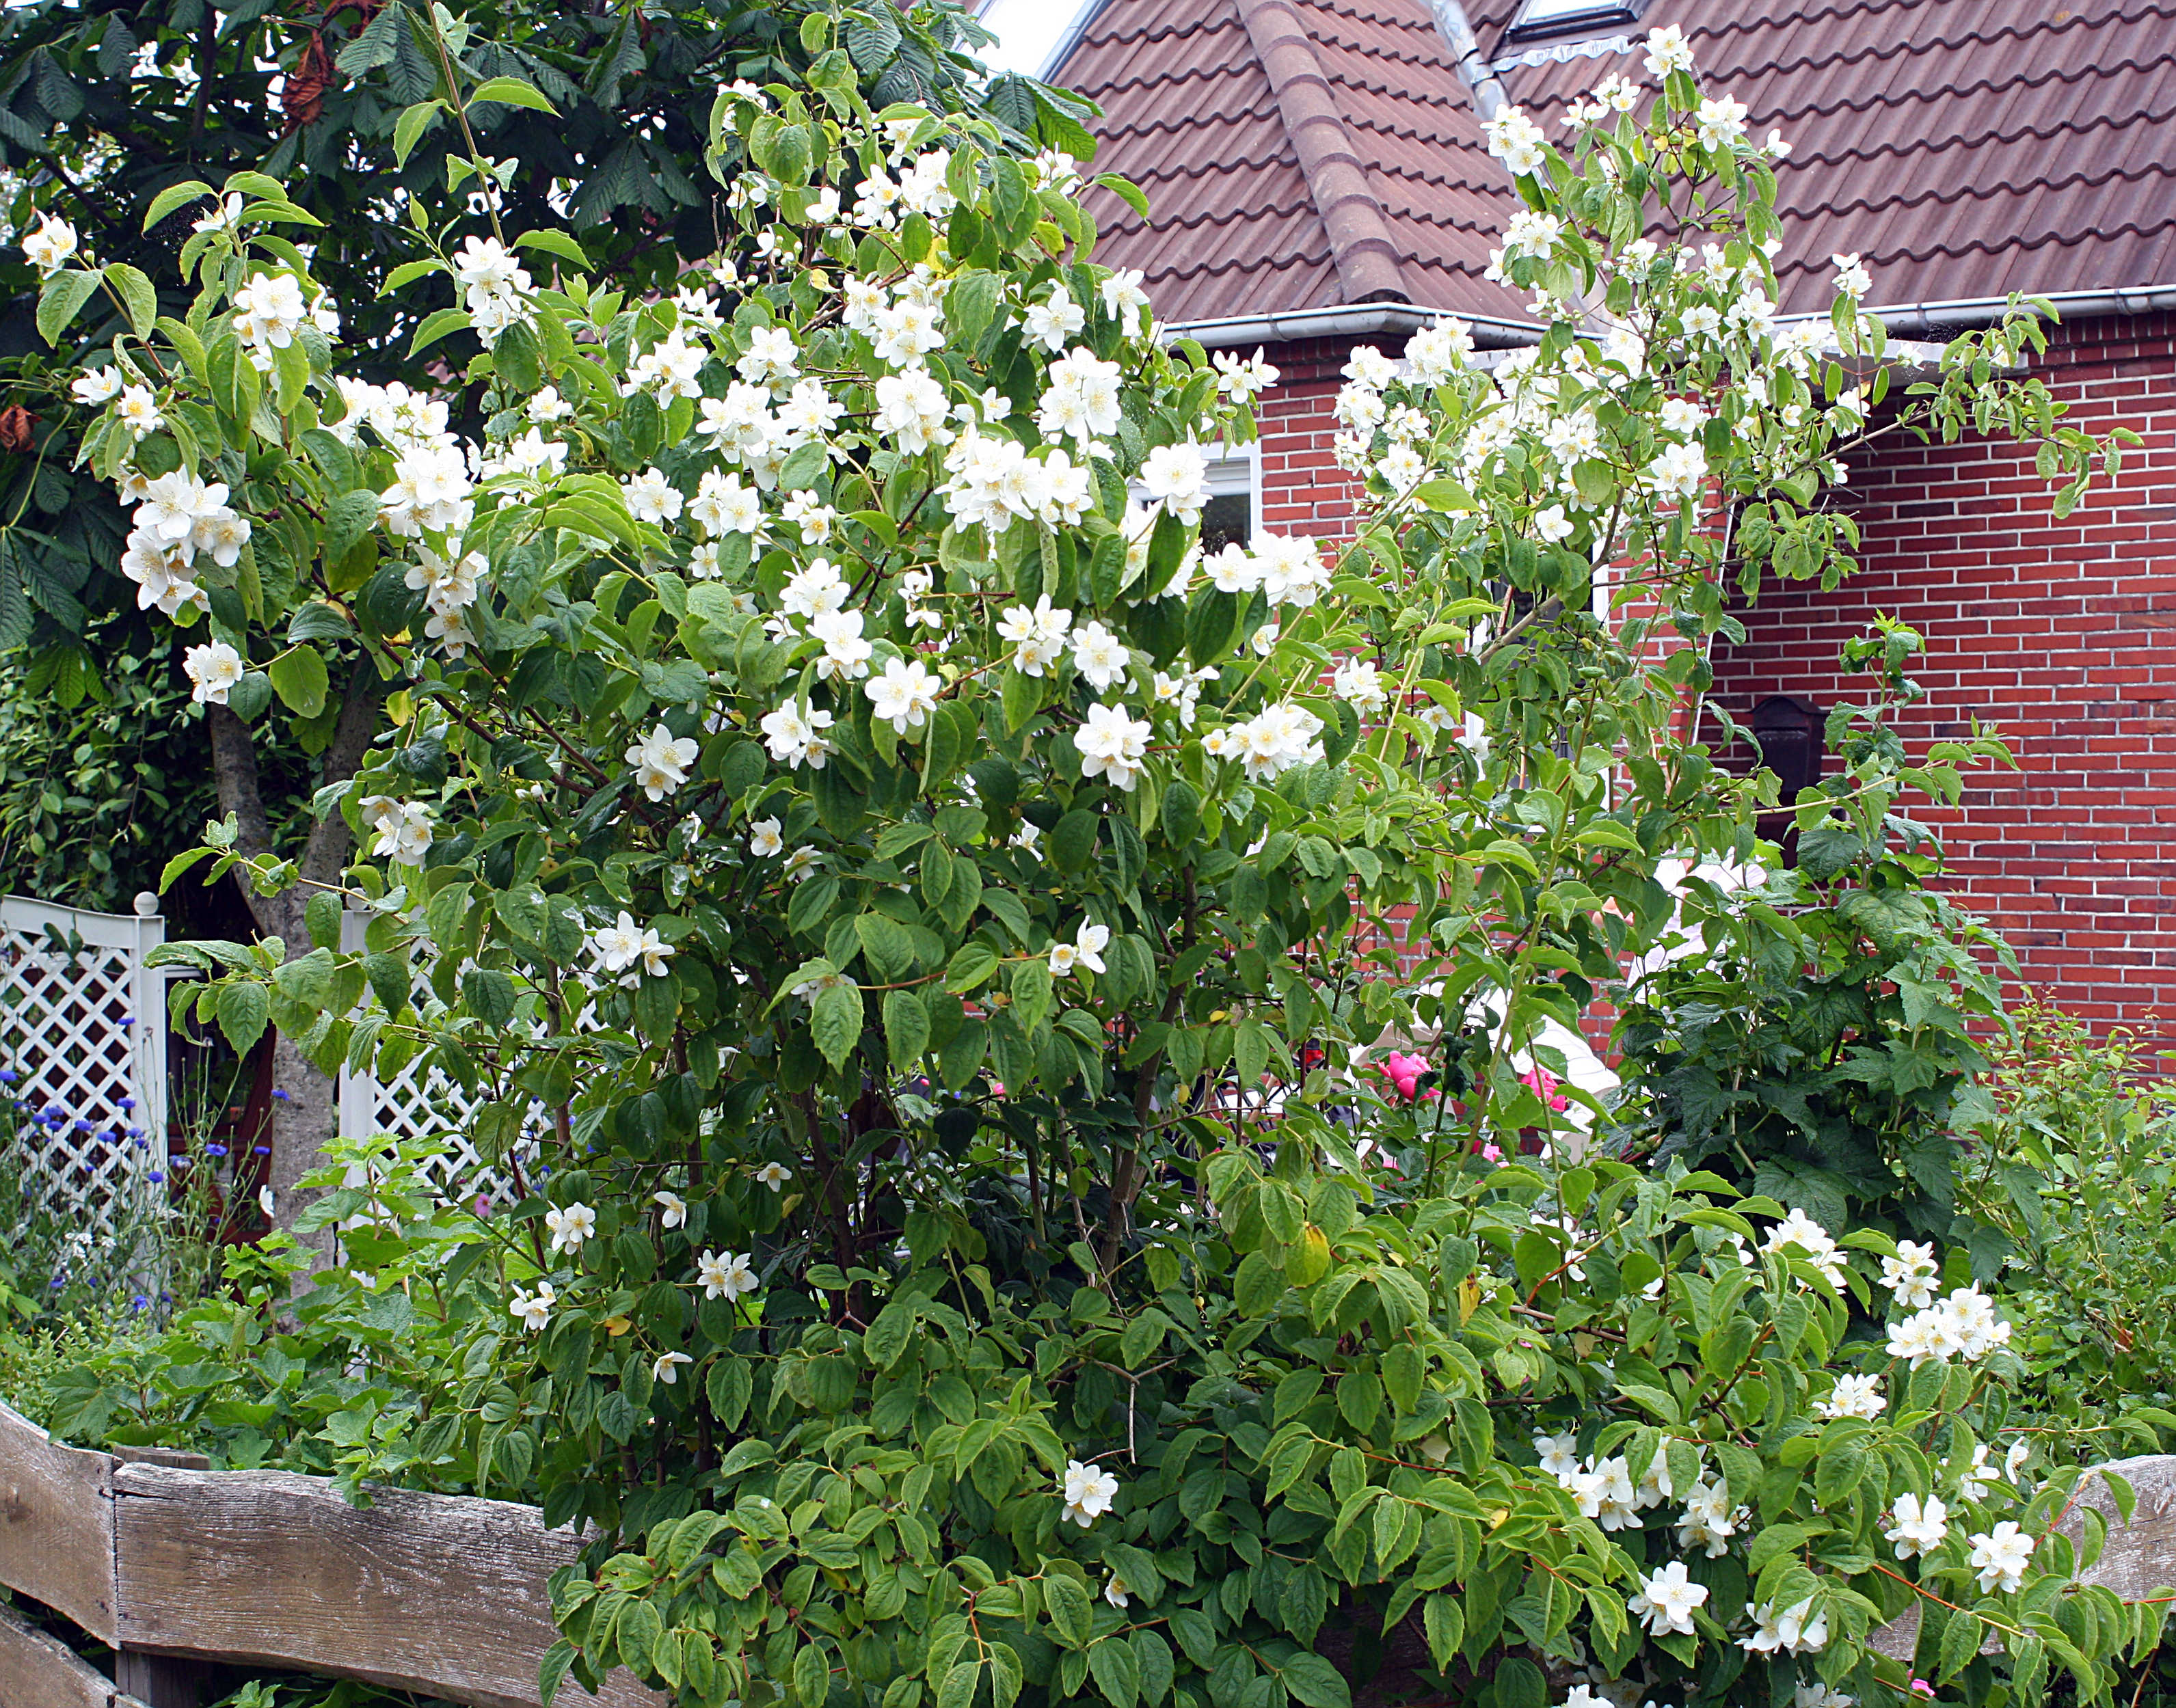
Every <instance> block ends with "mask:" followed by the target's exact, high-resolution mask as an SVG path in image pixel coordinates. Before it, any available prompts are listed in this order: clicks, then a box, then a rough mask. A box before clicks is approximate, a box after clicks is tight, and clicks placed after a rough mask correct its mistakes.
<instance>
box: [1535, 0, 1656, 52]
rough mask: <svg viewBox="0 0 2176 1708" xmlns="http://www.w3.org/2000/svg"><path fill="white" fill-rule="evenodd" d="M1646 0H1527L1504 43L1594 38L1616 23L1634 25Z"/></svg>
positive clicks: (1644, 7)
mask: <svg viewBox="0 0 2176 1708" xmlns="http://www.w3.org/2000/svg"><path fill="white" fill-rule="evenodd" d="M1645 9H1646V0H1526V3H1525V4H1524V5H1522V6H1520V8H1519V14H1518V16H1517V17H1515V18H1514V19H1512V20H1511V27H1510V29H1509V30H1505V31H1504V41H1507V42H1511V41H1543V40H1546V39H1548V38H1550V37H1553V36H1559V35H1592V34H1593V33H1594V32H1595V31H1596V30H1606V29H1608V28H1609V27H1610V26H1611V25H1613V24H1630V23H1632V22H1633V21H1635V19H1637V18H1638V17H1639V16H1640V13H1641V12H1642V11H1644V10H1645Z"/></svg>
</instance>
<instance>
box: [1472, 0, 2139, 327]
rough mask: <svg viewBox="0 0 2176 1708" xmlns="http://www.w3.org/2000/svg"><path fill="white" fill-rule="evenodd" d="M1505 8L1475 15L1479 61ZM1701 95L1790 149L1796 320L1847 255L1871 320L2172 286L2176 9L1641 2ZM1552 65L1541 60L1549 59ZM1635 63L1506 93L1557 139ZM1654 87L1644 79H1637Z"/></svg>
mask: <svg viewBox="0 0 2176 1708" xmlns="http://www.w3.org/2000/svg"><path fill="white" fill-rule="evenodd" d="M1516 9H1517V8H1516V6H1515V3H1512V0H1487V3H1485V4H1482V5H1478V6H1476V7H1474V8H1472V15H1473V22H1474V28H1475V32H1476V34H1477V35H1478V36H1479V37H1480V41H1481V45H1482V49H1483V51H1484V52H1501V53H1503V54H1505V55H1507V56H1516V55H1517V54H1518V52H1519V49H1518V48H1517V47H1516V46H1510V47H1503V48H1499V46H1498V43H1499V41H1500V40H1501V38H1502V35H1503V30H1504V25H1505V24H1507V23H1508V22H1509V20H1510V15H1511V14H1512V13H1514V12H1515V10H1516ZM1657 24H1677V25H1678V27H1679V28H1680V29H1682V30H1684V33H1685V35H1686V38H1687V40H1689V41H1690V42H1691V43H1692V46H1693V52H1694V53H1695V56H1696V57H1697V59H1698V62H1699V66H1700V78H1701V82H1702V84H1703V86H1704V87H1706V88H1708V89H1710V90H1711V92H1713V93H1716V94H1727V95H1733V96H1735V97H1736V98H1737V99H1738V100H1739V101H1744V103H1745V104H1746V106H1748V107H1749V108H1750V109H1751V119H1750V121H1749V122H1750V124H1751V125H1752V126H1753V127H1754V132H1755V134H1757V135H1764V136H1765V134H1766V133H1767V132H1768V130H1769V129H1770V128H1771V127H1773V128H1777V129H1780V130H1781V131H1782V133H1783V135H1784V137H1785V138H1786V139H1787V140H1788V141H1789V142H1790V143H1791V144H1792V151H1791V154H1790V156H1789V157H1788V158H1787V160H1784V161H1783V162H1782V165H1781V166H1780V167H1779V168H1778V169H1777V171H1776V199H1777V203H1778V209H1779V211H1780V212H1781V213H1782V239H1783V248H1782V253H1781V254H1780V255H1779V256H1778V257H1777V272H1778V274H1779V275H1780V277H1781V279H1782V284H1783V287H1784V290H1783V306H1784V307H1785V308H1786V309H1787V310H1791V309H1801V310H1803V309H1812V308H1820V307H1826V306H1827V302H1828V300H1829V291H1830V280H1831V275H1832V271H1833V269H1831V266H1830V264H1829V257H1830V256H1831V254H1832V253H1836V252H1837V251H1840V250H1852V251H1856V252H1857V253H1859V254H1860V255H1861V256H1862V257H1863V258H1864V260H1865V263H1866V265H1867V268H1868V270H1869V272H1871V273H1872V274H1873V275H1874V292H1873V295H1872V296H1869V298H1868V301H1869V302H1870V303H1877V304H1881V305H1885V306H1886V305H1891V304H1895V305H1907V304H1912V303H1917V302H1956V301H1961V300H1969V299H1974V298H1982V297H1990V296H1995V297H1999V296H2006V295H2007V294H2008V293H2009V292H2010V291H2028V292H2034V293H2044V294H2052V293H2056V292H2060V291H2103V290H2109V289H2113V288H2115V287H2118V286H2137V285H2166V284H2170V283H2176V0H2054V3H2048V0H1828V3H1824V0H1800V3H1797V4H1788V3H1786V4H1782V5H1776V6H1771V7H1766V8H1754V7H1743V6H1733V7H1730V8H1724V7H1722V6H1719V5H1717V4H1716V3H1715V0H1653V3H1652V4H1651V5H1650V6H1649V7H1648V8H1647V9H1646V12H1645V13H1644V14H1642V16H1641V17H1640V22H1639V24H1638V25H1637V26H1636V28H1635V29H1633V30H1629V31H1627V35H1628V36H1631V37H1635V38H1638V39H1640V40H1644V38H1645V35H1646V31H1647V30H1650V29H1652V28H1654V27H1655V26H1656V25H1657ZM1544 46H1545V44H1544ZM1640 59H1641V53H1640V50H1639V49H1638V47H1637V46H1635V47H1634V48H1633V49H1632V51H1631V52H1629V53H1628V54H1619V53H1617V52H1604V53H1602V54H1601V55H1599V56H1597V57H1586V56H1584V55H1581V56H1579V57H1572V58H1569V59H1567V60H1564V61H1562V62H1556V61H1550V62H1548V63H1542V64H1540V65H1506V64H1505V63H1504V61H1503V60H1501V59H1499V61H1498V67H1499V70H1498V74H1499V78H1500V79H1501V80H1502V82H1503V84H1504V88H1505V90H1507V91H1508V92H1509V93H1510V96H1511V99H1512V100H1514V101H1517V102H1518V103H1519V104H1520V106H1524V107H1526V109H1528V111H1530V112H1532V113H1533V114H1534V116H1535V117H1537V119H1539V120H1540V121H1541V122H1542V128H1543V129H1544V130H1546V131H1547V132H1548V133H1549V134H1550V135H1551V136H1558V135H1561V134H1562V133H1563V132H1562V118H1561V114H1562V110H1563V108H1564V105H1565V103H1566V102H1567V101H1570V100H1571V99H1573V98H1575V97H1576V96H1577V95H1581V94H1583V93H1584V92H1585V91H1586V90H1588V89H1589V88H1591V87H1592V85H1593V84H1595V83H1596V82H1597V80H1598V79H1600V78H1601V77H1602V75H1603V74H1604V73H1607V72H1608V71H1611V70H1613V69H1618V68H1628V69H1635V70H1636V71H1637V73H1638V74H1639V75H1640V76H1641V77H1642V78H1643V79H1645V78H1646V69H1645V68H1644V66H1642V65H1641V64H1640ZM1648 80H1650V81H1651V79H1648Z"/></svg>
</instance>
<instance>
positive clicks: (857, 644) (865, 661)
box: [808, 611, 876, 682]
mask: <svg viewBox="0 0 2176 1708" xmlns="http://www.w3.org/2000/svg"><path fill="white" fill-rule="evenodd" d="M808 633H809V634H811V635H813V637H814V638H815V639H818V640H820V641H822V642H823V643H824V650H823V651H822V653H820V654H819V655H818V657H817V660H816V675H817V677H818V679H819V680H820V681H824V682H859V681H860V680H861V679H862V677H865V676H867V675H868V673H869V661H870V659H872V658H873V657H874V656H875V655H876V648H875V647H874V646H873V645H871V644H870V643H869V642H868V640H866V639H863V638H862V613H861V612H858V611H826V612H824V613H823V614H822V615H820V616H818V617H812V618H811V619H810V620H809V623H808Z"/></svg>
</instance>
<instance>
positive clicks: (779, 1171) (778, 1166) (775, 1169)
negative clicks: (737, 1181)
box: [755, 1162, 793, 1192]
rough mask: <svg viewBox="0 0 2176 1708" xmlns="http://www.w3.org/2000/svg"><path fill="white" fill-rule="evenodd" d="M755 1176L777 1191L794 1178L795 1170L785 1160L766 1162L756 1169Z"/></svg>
mask: <svg viewBox="0 0 2176 1708" xmlns="http://www.w3.org/2000/svg"><path fill="white" fill-rule="evenodd" d="M755 1178H757V1179H758V1180H760V1181H761V1182H762V1183H764V1185H765V1186H768V1187H769V1188H770V1189H771V1190H772V1191H773V1192H776V1191H777V1190H779V1189H781V1187H783V1186H784V1185H785V1184H786V1182H787V1181H789V1180H791V1179H792V1178H793V1172H792V1170H791V1169H789V1168H788V1167H786V1165H785V1164H784V1163H783V1162H766V1163H764V1165H763V1167H760V1168H759V1169H757V1170H756V1172H755Z"/></svg>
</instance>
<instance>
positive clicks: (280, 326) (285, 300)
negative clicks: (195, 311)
mask: <svg viewBox="0 0 2176 1708" xmlns="http://www.w3.org/2000/svg"><path fill="white" fill-rule="evenodd" d="M234 307H235V314H234V320H233V326H234V329H235V331H236V332H237V334H239V335H241V337H242V340H244V341H245V342H247V343H249V344H252V345H255V346H256V347H257V348H258V350H260V351H274V350H285V349H286V347H287V346H288V345H291V344H292V343H293V342H294V341H295V335H296V333H298V332H300V331H301V330H302V323H303V322H304V321H306V320H307V319H308V318H310V305H309V304H308V303H307V302H304V301H303V300H302V285H301V283H300V282H299V281H298V280H296V278H295V276H294V275H293V274H291V273H258V274H256V275H253V276H252V277H251V279H250V280H249V281H248V283H247V284H245V285H243V286H242V287H241V288H240V289H239V290H237V291H236V292H235V293H234Z"/></svg>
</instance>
